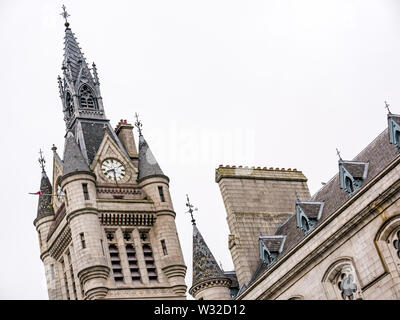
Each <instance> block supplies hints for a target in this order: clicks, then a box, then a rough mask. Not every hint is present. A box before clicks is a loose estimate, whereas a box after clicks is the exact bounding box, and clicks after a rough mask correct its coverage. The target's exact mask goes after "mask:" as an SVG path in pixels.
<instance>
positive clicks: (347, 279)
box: [322, 258, 362, 300]
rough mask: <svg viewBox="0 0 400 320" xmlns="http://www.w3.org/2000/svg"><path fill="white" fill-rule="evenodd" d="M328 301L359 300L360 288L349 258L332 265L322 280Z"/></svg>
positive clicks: (360, 297)
mask: <svg viewBox="0 0 400 320" xmlns="http://www.w3.org/2000/svg"><path fill="white" fill-rule="evenodd" d="M322 284H323V286H324V288H325V293H326V295H327V298H328V299H329V300H335V299H336V300H361V299H362V293H361V286H360V284H359V281H358V275H357V272H356V269H355V267H354V263H353V260H352V259H351V258H342V259H340V260H338V261H336V262H335V263H333V264H332V265H331V266H330V267H329V268H328V270H327V271H326V272H325V275H324V276H323V278H322Z"/></svg>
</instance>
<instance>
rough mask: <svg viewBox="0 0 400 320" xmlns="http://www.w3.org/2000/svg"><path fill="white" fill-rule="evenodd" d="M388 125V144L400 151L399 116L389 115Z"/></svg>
mask: <svg viewBox="0 0 400 320" xmlns="http://www.w3.org/2000/svg"><path fill="white" fill-rule="evenodd" d="M388 123H389V139H390V143H391V144H394V145H395V146H397V148H399V149H400V115H394V114H389V115H388Z"/></svg>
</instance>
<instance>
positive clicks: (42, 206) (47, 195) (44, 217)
mask: <svg viewBox="0 0 400 320" xmlns="http://www.w3.org/2000/svg"><path fill="white" fill-rule="evenodd" d="M41 159H42V160H43V162H44V159H43V158H41ZM52 191H53V188H52V186H51V183H50V180H49V178H48V177H47V174H46V171H45V169H44V165H43V167H42V178H41V181H40V191H39V201H38V209H37V217H36V219H35V220H34V222H33V224H34V226H35V227H36V231H37V232H38V237H39V246H40V258H41V260H42V261H43V264H44V269H45V274H46V281H47V290H48V295H49V299H50V300H53V299H56V298H57V297H56V280H55V275H54V273H55V271H54V260H53V258H51V257H50V255H49V253H48V251H47V250H48V248H47V241H46V240H47V236H48V234H49V230H50V227H51V225H52V223H53V221H54V210H53V205H52V201H51V195H52Z"/></svg>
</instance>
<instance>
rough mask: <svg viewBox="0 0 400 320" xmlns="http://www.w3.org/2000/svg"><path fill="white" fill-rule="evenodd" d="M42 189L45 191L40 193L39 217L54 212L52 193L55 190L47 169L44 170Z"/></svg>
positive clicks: (41, 182)
mask: <svg viewBox="0 0 400 320" xmlns="http://www.w3.org/2000/svg"><path fill="white" fill-rule="evenodd" d="M40 190H42V191H43V194H40V195H39V200H38V210H37V218H40V217H44V216H47V215H50V214H54V209H53V207H52V206H51V194H52V192H53V188H52V186H51V183H50V180H49V178H48V177H47V175H46V172H45V171H43V172H42V178H41V180H40Z"/></svg>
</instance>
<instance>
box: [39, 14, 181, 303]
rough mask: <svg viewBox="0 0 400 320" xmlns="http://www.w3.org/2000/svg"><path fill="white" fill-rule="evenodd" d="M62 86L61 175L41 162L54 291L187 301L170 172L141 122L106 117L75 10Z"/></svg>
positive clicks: (45, 254)
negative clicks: (77, 31)
mask: <svg viewBox="0 0 400 320" xmlns="http://www.w3.org/2000/svg"><path fill="white" fill-rule="evenodd" d="M63 9H64V11H63V14H62V15H63V16H64V18H65V27H66V28H65V42H64V44H65V45H64V59H63V63H62V71H63V76H62V77H60V76H59V77H58V87H59V93H60V98H61V103H62V110H63V114H64V121H65V125H66V134H65V145H64V152H63V157H62V158H61V157H60V156H59V154H58V152H57V148H56V147H55V146H53V148H52V150H53V154H54V156H53V171H52V181H51V182H50V179H49V178H48V177H47V173H46V170H45V168H44V165H43V163H44V162H43V160H42V162H41V163H42V179H41V185H40V190H41V191H40V195H39V204H38V211H37V218H36V219H35V221H34V225H35V227H36V229H37V231H38V235H39V245H40V253H41V254H40V258H41V260H42V261H43V263H44V267H45V273H46V279H47V286H48V293H49V298H50V299H185V298H186V284H185V280H184V279H185V274H186V265H185V262H184V260H183V255H182V250H181V246H180V242H179V237H178V234H177V230H176V225H175V215H176V213H175V211H174V208H173V205H172V200H171V197H170V193H169V178H168V177H167V176H166V175H165V174H164V172H163V171H162V170H161V167H160V166H159V164H158V162H157V161H156V159H155V157H154V155H153V153H152V152H151V150H150V147H149V145H148V143H147V141H146V140H145V138H144V136H143V134H142V130H141V126H142V125H141V122H140V121H139V119H138V118H136V123H135V125H136V126H137V127H138V129H139V137H138V147H139V148H138V149H139V150H137V147H136V143H135V140H134V133H133V126H132V125H131V124H129V123H128V121H126V120H121V121H120V122H119V123H118V124H117V126H116V128H113V127H111V125H110V121H109V120H108V119H107V117H106V115H105V111H104V106H103V102H102V98H101V92H100V82H99V77H98V73H97V69H96V65H95V64H94V63H93V64H92V68H89V66H88V64H87V62H86V59H85V58H84V55H83V53H82V52H81V48H80V47H79V45H78V42H77V40H76V37H75V35H74V34H73V33H72V31H71V28H70V25H69V22H68V21H67V17H68V14H67V12H66V11H65V7H63Z"/></svg>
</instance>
